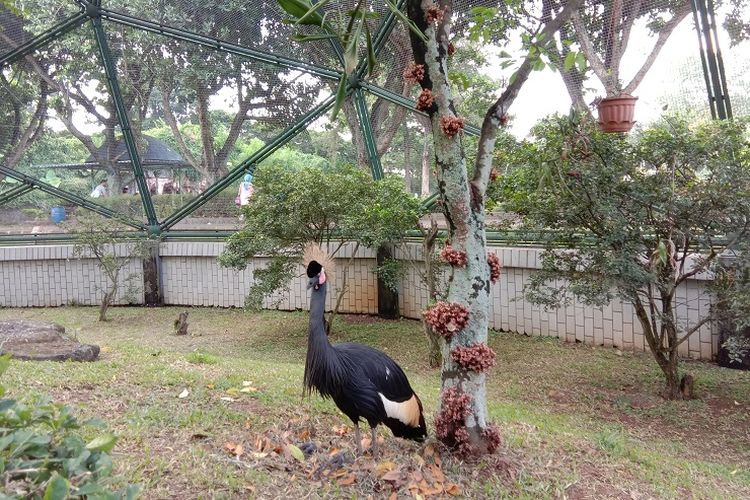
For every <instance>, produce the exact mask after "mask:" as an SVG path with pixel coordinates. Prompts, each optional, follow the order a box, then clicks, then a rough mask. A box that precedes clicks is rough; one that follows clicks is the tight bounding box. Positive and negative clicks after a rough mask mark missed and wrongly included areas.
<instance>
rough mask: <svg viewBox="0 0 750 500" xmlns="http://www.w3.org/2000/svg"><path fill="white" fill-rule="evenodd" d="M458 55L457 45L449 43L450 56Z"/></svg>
mask: <svg viewBox="0 0 750 500" xmlns="http://www.w3.org/2000/svg"><path fill="white" fill-rule="evenodd" d="M455 53H456V45H455V44H454V43H453V42H448V56H452V55H453V54H455Z"/></svg>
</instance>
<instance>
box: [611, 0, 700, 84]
mask: <svg viewBox="0 0 750 500" xmlns="http://www.w3.org/2000/svg"><path fill="white" fill-rule="evenodd" d="M689 13H690V4H685V5H683V6H682V7H680V8H679V9H678V10H677V11H676V12H675V13H674V17H673V18H672V19H670V20H669V21H667V23H666V24H665V25H664V26H663V27H662V28H661V29H660V30H659V36H658V37H657V39H656V43H654V48H653V49H651V53H650V54H649V55H648V57H647V58H646V60H645V61H644V62H643V66H641V69H639V70H638V71H637V72H636V74H635V76H634V77H633V79H632V80H630V83H628V84H627V85H626V86H625V88H624V89H623V91H622V92H623V93H624V94H632V93H633V92H635V89H636V88H637V87H638V85H640V83H641V81H642V80H643V78H644V77H645V76H646V73H647V72H648V70H649V69H651V66H652V65H653V64H654V61H655V60H656V56H658V55H659V52H661V49H662V47H664V44H665V43H667V39H668V38H669V36H670V35H671V34H672V32H673V31H674V29H675V28H676V27H677V25H678V24H680V22H682V20H683V19H685V17H686V16H687V15H688V14H689Z"/></svg>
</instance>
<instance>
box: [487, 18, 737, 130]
mask: <svg viewBox="0 0 750 500" xmlns="http://www.w3.org/2000/svg"><path fill="white" fill-rule="evenodd" d="M717 18H718V19H721V18H722V16H720V15H717ZM652 44H653V38H650V37H648V36H647V32H646V30H645V29H644V27H643V26H639V27H635V28H634V31H633V34H632V35H631V40H630V43H629V45H628V48H627V51H626V53H625V55H624V57H623V61H622V70H621V79H622V81H623V82H625V83H627V82H629V81H630V80H631V79H632V77H633V75H634V74H635V73H636V71H637V70H638V69H639V68H640V66H641V65H642V63H643V61H644V60H645V58H646V55H647V54H648V53H649V52H650V50H651V47H652ZM719 46H720V49H721V51H722V56H723V59H724V63H725V66H726V70H727V79H728V81H729V82H730V85H731V83H732V79H733V77H734V78H736V77H738V76H739V75H740V74H741V71H743V70H747V69H748V68H747V66H746V65H747V62H748V61H749V60H750V42H745V43H744V44H742V45H740V46H738V47H735V48H731V49H730V43H729V39H728V36H727V34H726V33H725V32H724V31H723V30H719ZM698 55H699V44H698V35H697V34H696V32H695V30H694V29H693V17H692V15H690V16H688V17H687V18H686V19H684V20H683V22H682V23H681V24H680V25H679V26H678V27H677V28H675V30H674V32H673V33H672V35H671V36H670V38H669V39H668V40H667V43H666V44H665V45H664V47H663V48H662V51H661V53H660V54H659V57H658V58H657V59H656V61H655V62H654V65H653V66H652V67H651V69H650V70H649V72H648V73H647V74H646V77H645V78H644V79H643V81H642V82H641V84H640V85H639V86H638V88H637V89H636V91H635V92H634V93H633V94H634V95H635V96H637V97H638V101H637V102H636V108H635V118H636V120H637V122H638V124H641V125H645V124H648V123H650V122H653V121H655V120H657V119H658V118H659V117H660V116H661V114H662V113H663V110H662V108H663V106H664V105H665V104H667V103H668V99H667V96H668V94H669V93H670V92H675V93H679V92H686V91H688V90H693V89H694V87H695V86H696V83H695V82H690V81H687V78H688V77H687V75H686V74H685V73H684V69H685V65H687V64H698V65H700V59H696V57H698ZM740 62H744V64H743V65H742V66H745V67H740V65H739V63H740ZM701 71H702V70H700V68H699V72H698V74H700V75H702V72H701ZM489 74H491V75H493V76H497V75H498V74H502V73H501V72H497V71H495V72H492V71H490V72H489ZM506 76H507V75H506ZM597 83H598V81H596V78H594V77H593V76H592V77H591V78H590V80H589V81H587V83H586V86H587V87H589V86H591V87H593V86H595V85H596V84H597ZM697 83H698V87H699V88H700V89H701V90H702V92H699V93H697V95H694V98H695V99H697V100H698V101H697V102H696V103H695V104H696V105H697V106H705V109H706V111H708V96H707V93H706V92H705V90H704V89H705V84H704V83H703V80H702V77H701V79H700V81H699V82H697ZM691 94H693V92H691ZM731 95H732V88H731V87H730V98H731ZM597 96H599V97H604V91H603V88H602V87H601V85H599V86H598V89H597V90H596V91H595V92H589V93H587V95H586V102H589V103H590V102H591V101H593V100H594V98H596V97H597ZM569 109H570V98H569V97H568V92H567V90H566V89H565V85H564V84H563V82H562V78H561V77H560V75H559V74H557V73H554V72H553V71H552V70H550V69H545V70H543V71H540V72H534V73H532V75H531V76H530V78H529V80H528V81H527V82H526V83H525V85H524V86H523V88H522V89H521V91H520V93H519V95H518V97H517V99H516V101H515V102H514V103H513V105H512V107H511V110H510V112H511V114H512V115H513V122H512V124H511V132H512V133H513V134H514V135H515V136H516V137H519V138H523V137H526V136H527V134H528V132H529V130H530V129H531V127H532V126H533V125H534V124H535V123H536V122H537V121H538V120H539V119H540V118H543V117H544V116H547V115H549V114H553V113H567V112H568V110H569ZM519 110H523V111H522V112H519Z"/></svg>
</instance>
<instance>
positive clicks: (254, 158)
mask: <svg viewBox="0 0 750 500" xmlns="http://www.w3.org/2000/svg"><path fill="white" fill-rule="evenodd" d="M334 101H335V96H329V97H328V98H327V99H326V100H325V101H323V102H321V103H320V104H318V105H317V106H316V107H315V108H313V109H312V110H310V111H308V112H307V113H305V114H304V115H302V116H301V117H300V119H299V120H297V121H296V122H295V123H293V124H292V125H290V126H289V127H287V128H286V130H284V131H283V132H282V133H281V134H279V135H278V136H277V137H276V138H275V139H273V140H272V141H271V142H269V143H268V144H266V145H265V146H263V147H262V148H260V149H259V150H258V151H256V152H255V153H253V154H252V155H250V156H249V157H247V158H246V159H245V160H244V161H242V163H240V164H239V165H237V166H236V167H234V168H233V169H232V170H230V171H229V173H228V174H227V175H225V176H224V177H222V178H221V179H219V180H218V181H216V182H215V183H214V184H212V185H211V186H210V187H209V188H208V189H206V190H205V191H204V192H202V193H201V194H199V195H198V196H197V197H196V198H194V199H193V200H192V201H190V202H189V203H187V204H186V205H184V206H182V208H180V209H178V210H177V211H176V212H175V213H173V214H172V215H170V216H169V217H167V218H166V219H165V220H164V221H163V222H162V223H161V230H162V231H165V230H167V229H169V228H171V227H172V226H174V225H175V224H177V223H178V222H180V221H181V220H182V219H184V218H185V217H187V216H188V215H190V214H191V213H193V212H194V211H195V210H197V209H198V208H200V207H201V206H203V205H204V204H205V203H206V202H207V201H208V200H210V199H211V198H213V197H214V196H216V195H217V194H219V193H220V192H221V191H223V190H224V189H226V188H227V187H229V186H230V185H231V184H232V183H233V182H235V181H236V180H237V179H239V178H240V177H242V176H243V175H245V172H250V173H252V172H253V171H254V170H255V166H256V165H257V164H258V163H260V162H261V161H263V160H265V159H266V158H268V157H269V156H271V155H272V154H273V153H274V151H276V150H277V149H279V148H280V147H282V146H283V145H284V144H286V143H287V142H289V141H290V140H291V139H292V138H293V137H294V136H296V135H297V134H298V133H299V132H301V131H302V130H303V129H305V128H306V127H307V125H309V124H310V123H311V122H313V121H314V120H316V119H317V118H318V117H320V115H322V114H323V113H325V112H326V111H328V109H329V108H330V107H331V106H333V103H334Z"/></svg>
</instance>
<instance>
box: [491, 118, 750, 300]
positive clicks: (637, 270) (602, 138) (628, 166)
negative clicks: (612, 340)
mask: <svg viewBox="0 0 750 500" xmlns="http://www.w3.org/2000/svg"><path fill="white" fill-rule="evenodd" d="M747 125H748V123H747V121H742V120H738V121H734V122H733V121H711V122H703V123H697V124H691V123H688V122H687V121H686V120H685V119H682V118H665V119H663V120H662V121H661V122H660V123H659V124H657V125H655V126H654V127H652V128H650V129H648V130H644V131H642V132H640V133H638V134H636V135H634V136H633V137H632V138H631V139H628V138H624V137H620V136H618V135H613V134H603V133H600V132H598V131H595V130H593V129H592V128H593V125H592V124H588V123H577V122H576V121H574V120H573V121H571V120H569V119H567V118H560V117H558V118H553V119H550V120H547V121H545V122H543V123H541V124H540V125H539V126H537V128H536V129H535V132H534V133H535V136H536V141H535V143H534V144H526V145H524V148H523V153H521V154H519V155H517V156H518V157H521V158H523V157H524V156H525V160H526V164H525V165H524V166H523V167H521V168H520V169H519V170H517V171H515V172H513V173H512V174H511V175H510V176H508V177H507V178H505V179H503V180H502V184H507V186H502V185H501V187H500V192H506V193H507V192H510V191H511V189H514V190H516V194H515V196H514V197H510V198H508V199H507V201H506V202H505V203H504V205H505V208H507V209H510V210H513V211H516V212H518V213H520V214H522V215H523V216H524V218H525V220H526V223H527V225H530V226H534V227H536V228H541V229H552V230H554V231H556V234H557V239H558V243H563V244H566V245H568V246H571V247H572V246H574V245H575V246H578V249H577V251H576V252H569V251H551V250H550V251H548V252H547V254H546V257H547V258H546V259H545V263H544V269H543V270H542V272H541V273H539V274H538V275H537V276H536V277H535V279H534V280H533V281H532V287H531V290H530V291H531V293H532V295H533V298H535V299H536V300H538V301H540V302H542V303H545V304H548V305H554V304H557V303H559V302H560V301H563V300H565V299H566V295H568V294H572V295H575V296H576V297H577V298H579V299H581V300H584V301H586V302H590V303H603V302H606V301H607V300H608V299H609V294H610V293H611V291H612V290H616V291H618V292H620V293H621V294H623V295H624V296H626V297H632V296H633V294H635V293H637V292H638V291H640V290H643V289H644V288H645V287H648V286H649V285H655V286H657V287H662V288H665V287H667V288H668V287H669V286H670V285H669V283H668V282H667V281H668V280H667V281H665V278H664V277H663V276H662V272H661V271H662V267H661V266H660V265H659V264H660V263H661V262H663V261H664V260H666V259H670V258H674V257H675V255H677V254H680V255H683V254H684V250H686V249H687V250H689V252H690V253H692V254H693V255H694V256H695V257H696V259H695V260H694V261H692V263H688V262H686V263H685V265H684V266H683V267H679V266H678V268H677V269H676V270H675V272H676V275H675V276H670V277H669V279H680V278H681V277H682V276H684V275H686V274H687V273H691V272H693V271H694V270H696V269H698V268H700V269H701V270H707V269H708V268H709V267H710V265H711V263H712V261H713V260H714V259H715V257H716V255H717V254H718V253H719V251H720V249H721V248H723V247H725V246H727V245H729V244H732V243H733V242H736V241H739V240H740V239H741V238H742V236H743V235H745V234H747V232H748V224H750V147H748V143H747ZM519 190H520V192H519ZM672 245H674V248H673V247H672ZM556 277H565V278H567V279H568V280H570V281H569V283H568V285H567V286H565V287H562V288H561V287H555V286H551V285H550V283H551V282H552V281H551V280H553V279H554V278H556ZM673 284H674V282H672V285H673Z"/></svg>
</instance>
